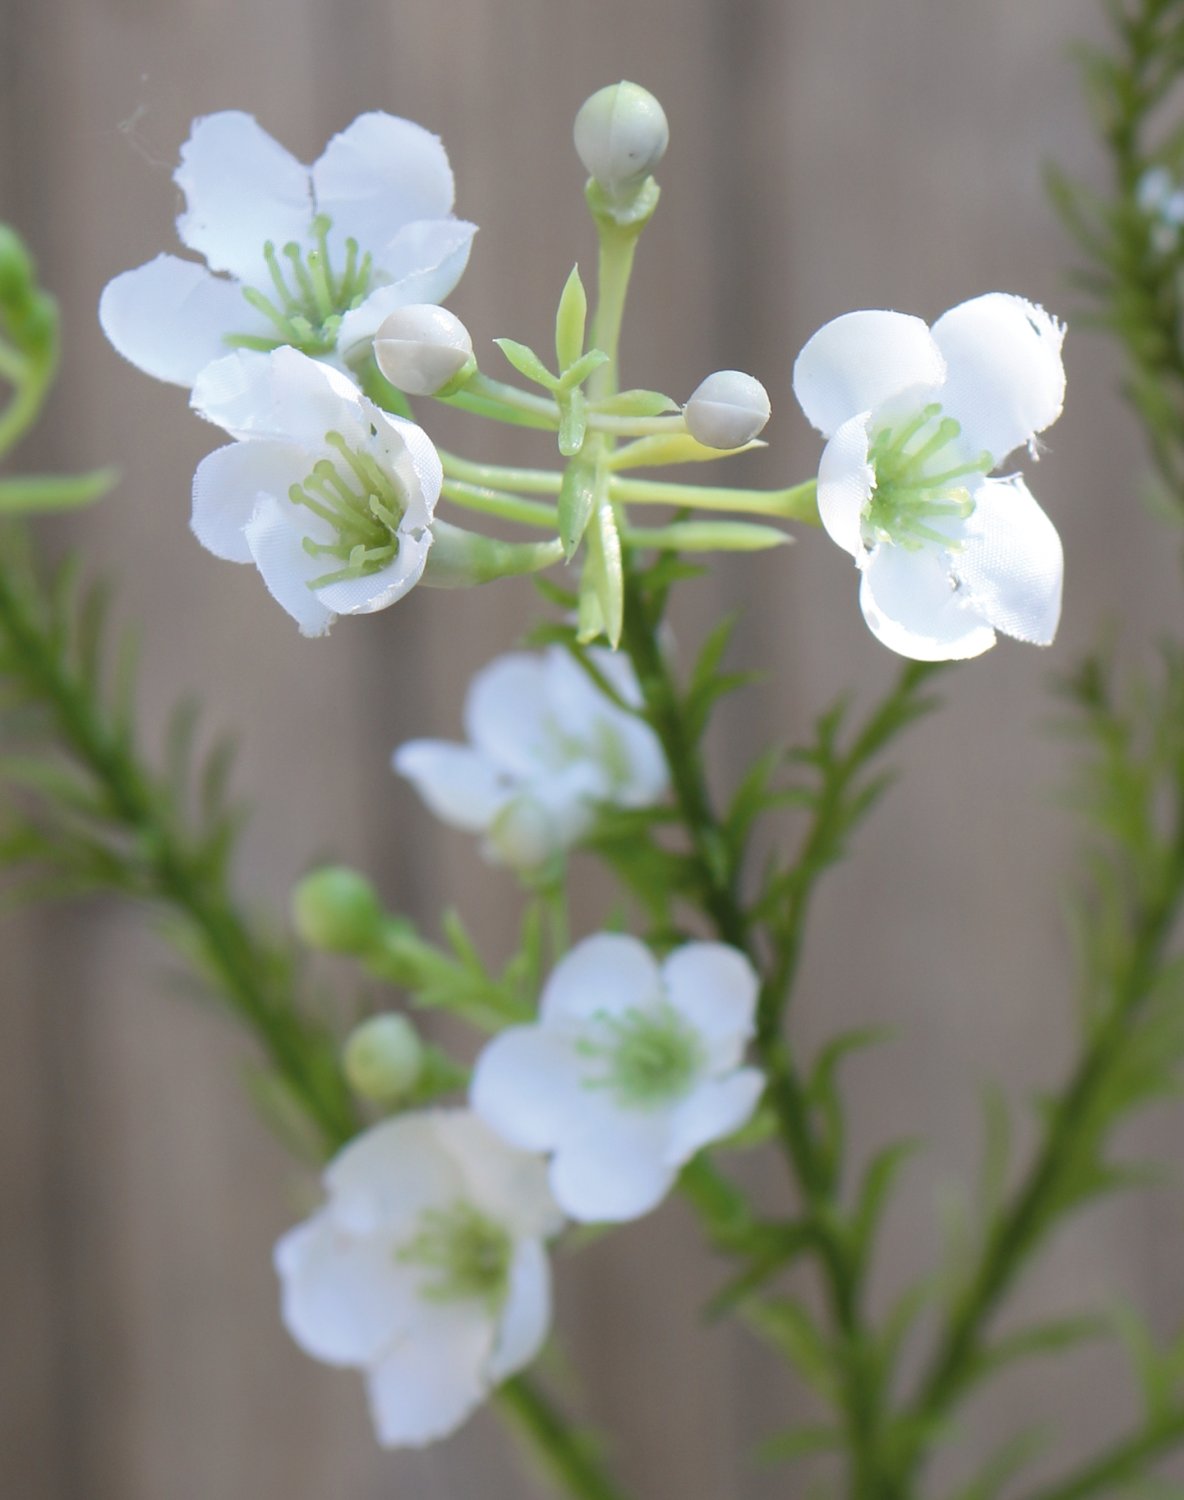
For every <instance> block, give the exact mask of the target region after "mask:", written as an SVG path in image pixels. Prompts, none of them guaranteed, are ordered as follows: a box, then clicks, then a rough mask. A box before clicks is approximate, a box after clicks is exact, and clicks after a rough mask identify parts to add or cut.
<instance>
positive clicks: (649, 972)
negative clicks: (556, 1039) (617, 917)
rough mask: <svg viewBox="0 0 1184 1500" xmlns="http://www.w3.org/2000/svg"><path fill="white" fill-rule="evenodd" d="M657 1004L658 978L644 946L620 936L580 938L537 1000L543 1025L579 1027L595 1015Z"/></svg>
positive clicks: (652, 961)
mask: <svg viewBox="0 0 1184 1500" xmlns="http://www.w3.org/2000/svg"><path fill="white" fill-rule="evenodd" d="M661 1000H662V976H661V973H660V971H659V969H658V965H657V963H656V962H655V961H654V957H653V955H652V954H651V953H650V951H649V949H648V948H647V947H646V946H645V944H644V943H642V942H640V941H639V940H638V939H637V938H635V937H629V936H628V935H627V934H625V933H617V932H599V933H596V934H595V935H594V936H593V937H590V938H585V939H584V941H583V942H582V943H580V944H579V945H578V946H577V947H575V948H573V949H572V950H571V951H570V952H569V953H568V954H567V955H566V956H565V957H564V958H563V959H561V960H560V962H559V963H558V964H557V965H556V967H555V969H554V970H553V971H552V974H551V977H550V979H549V980H548V981H547V985H546V988H545V989H544V990H543V996H542V999H541V1001H540V1002H539V1016H540V1019H541V1020H542V1021H543V1022H544V1023H545V1024H547V1025H555V1026H559V1027H562V1028H567V1027H572V1028H575V1029H581V1030H582V1028H583V1026H584V1025H585V1024H586V1023H587V1022H588V1021H590V1020H594V1019H595V1018H596V1017H597V1016H601V1015H604V1016H613V1015H621V1014H622V1013H623V1012H625V1011H627V1010H631V1009H633V1008H635V1007H637V1006H649V1005H656V1004H658V1003H660V1002H661Z"/></svg>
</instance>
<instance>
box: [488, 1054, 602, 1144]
mask: <svg viewBox="0 0 1184 1500" xmlns="http://www.w3.org/2000/svg"><path fill="white" fill-rule="evenodd" d="M576 1045H577V1044H576V1042H575V1040H574V1039H573V1038H571V1037H567V1036H563V1035H561V1034H559V1033H557V1032H555V1031H552V1030H549V1029H548V1028H547V1027H545V1026H512V1027H511V1028H510V1029H509V1030H508V1031H503V1032H501V1033H500V1034H499V1035H497V1036H495V1037H494V1038H493V1040H492V1041H490V1042H487V1043H486V1045H485V1047H484V1048H483V1049H482V1052H481V1054H480V1056H479V1057H478V1058H477V1062H476V1065H475V1067H474V1069H473V1078H472V1083H471V1084H470V1087H469V1099H470V1102H471V1103H472V1106H473V1109H474V1110H475V1111H476V1112H477V1114H479V1115H480V1116H481V1118H482V1119H483V1120H484V1121H485V1122H486V1124H488V1125H489V1127H490V1128H491V1129H492V1130H495V1131H497V1133H498V1135H500V1136H502V1137H503V1138H504V1139H505V1140H507V1141H509V1142H510V1143H511V1144H512V1145H514V1146H520V1147H521V1148H522V1149H523V1150H524V1151H551V1150H553V1149H554V1148H555V1147H556V1146H557V1145H559V1143H560V1142H561V1141H562V1140H563V1139H564V1137H565V1136H566V1135H568V1134H571V1133H572V1131H573V1127H574V1129H575V1130H576V1131H577V1132H578V1131H579V1130H580V1129H581V1128H582V1123H583V1118H584V1101H585V1099H586V1096H587V1095H588V1094H589V1092H590V1091H589V1089H588V1087H587V1085H586V1084H585V1082H584V1074H585V1073H586V1072H587V1071H588V1069H587V1066H586V1064H585V1063H584V1061H583V1059H582V1058H581V1057H580V1055H579V1053H578V1052H577V1050H576Z"/></svg>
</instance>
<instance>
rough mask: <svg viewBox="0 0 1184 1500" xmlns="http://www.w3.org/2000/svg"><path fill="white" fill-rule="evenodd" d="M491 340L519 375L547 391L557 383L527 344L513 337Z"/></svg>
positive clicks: (552, 388)
mask: <svg viewBox="0 0 1184 1500" xmlns="http://www.w3.org/2000/svg"><path fill="white" fill-rule="evenodd" d="M493 342H494V343H495V344H496V345H497V346H498V348H499V349H500V350H501V351H502V353H503V354H504V355H505V356H506V358H507V359H508V360H509V362H510V363H511V364H512V365H513V366H514V368H515V369H516V370H517V371H518V373H519V375H524V376H525V377H526V379H527V380H533V381H534V383H535V384H536V385H541V386H543V387H544V388H545V389H546V390H548V391H553V390H554V389H555V387H556V386H557V385H558V384H559V381H558V380H557V379H556V377H555V376H554V375H552V374H551V372H550V370H548V369H547V367H546V365H545V364H544V363H543V362H542V360H541V359H540V358H539V357H538V355H537V354H536V353H535V352H534V350H533V349H531V348H530V347H529V346H528V345H526V344H519V343H518V342H517V341H516V340H515V339H494V341H493Z"/></svg>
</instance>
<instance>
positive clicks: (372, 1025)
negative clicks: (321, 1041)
mask: <svg viewBox="0 0 1184 1500" xmlns="http://www.w3.org/2000/svg"><path fill="white" fill-rule="evenodd" d="M423 1060H424V1059H423V1043H422V1042H421V1041H420V1039H419V1033H418V1032H417V1031H416V1029H415V1027H414V1026H412V1024H411V1022H410V1021H409V1020H408V1019H407V1017H406V1016H399V1015H395V1014H394V1012H393V1011H392V1012H388V1013H387V1014H385V1015H381V1016H371V1017H370V1019H369V1020H368V1021H363V1022H362V1024H361V1025H360V1026H355V1027H354V1029H353V1031H351V1032H350V1035H349V1038H348V1040H347V1041H346V1044H345V1050H344V1051H343V1053H342V1056H341V1061H342V1066H343V1067H344V1069H345V1079H346V1082H347V1083H348V1084H349V1086H350V1088H351V1089H353V1091H354V1093H355V1094H357V1096H358V1097H359V1098H360V1099H366V1100H369V1102H370V1103H371V1104H394V1103H397V1102H398V1100H400V1099H404V1098H406V1097H407V1095H408V1094H409V1093H410V1092H411V1090H412V1089H413V1088H414V1087H415V1085H416V1083H417V1082H418V1080H419V1076H420V1074H421V1073H422V1072H423Z"/></svg>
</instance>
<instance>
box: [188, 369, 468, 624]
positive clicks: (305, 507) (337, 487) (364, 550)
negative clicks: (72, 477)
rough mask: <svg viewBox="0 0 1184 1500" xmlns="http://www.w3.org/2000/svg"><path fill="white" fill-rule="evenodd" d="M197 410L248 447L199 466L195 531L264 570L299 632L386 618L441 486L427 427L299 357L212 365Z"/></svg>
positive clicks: (424, 538) (420, 566)
mask: <svg viewBox="0 0 1184 1500" xmlns="http://www.w3.org/2000/svg"><path fill="white" fill-rule="evenodd" d="M192 404H193V406H194V408H195V410H197V411H198V412H200V413H201V415H202V416H203V417H207V418H208V419H209V420H210V421H211V422H216V423H217V424H218V426H220V427H222V428H224V429H225V430H226V431H227V432H229V433H230V435H231V436H232V437H233V438H235V439H236V440H237V441H235V442H233V443H230V444H229V445H228V446H226V447H225V448H218V449H216V450H215V451H214V452H213V453H211V454H209V455H208V456H207V457H206V458H204V459H202V461H201V463H200V464H199V465H198V468H197V473H196V474H195V475H194V479H193V517H192V522H191V524H192V527H193V531H194V534H195V535H196V537H197V539H198V541H199V542H201V544H202V546H203V547H207V548H209V550H210V551H211V552H213V553H214V555H215V556H216V557H223V558H226V559H227V560H228V561H230V562H239V563H254V564H255V566H256V567H257V568H258V569H259V571H260V573H261V574H262V575H263V581H264V583H266V585H267V587H268V590H269V591H270V593H271V595H272V597H273V598H274V599H276V600H277V601H278V602H279V603H280V604H282V605H283V607H284V609H286V610H287V612H288V613H289V614H290V615H291V616H292V618H293V619H294V620H295V621H296V622H297V624H298V625H299V626H300V631H301V634H303V635H310V636H315V635H324V634H325V632H326V631H327V630H328V629H329V627H330V625H332V623H333V621H334V620H335V619H336V618H337V616H338V615H354V614H369V613H370V612H372V611H373V610H378V609H385V608H386V607H387V605H388V604H393V603H394V602H395V601H396V599H401V598H402V597H403V595H404V594H405V593H406V592H407V591H408V589H410V588H411V587H412V586H413V585H414V584H415V583H417V582H418V580H419V578H420V575H421V574H422V573H423V570H424V566H425V564H426V562H427V557H428V549H429V548H430V547H431V544H432V529H431V528H432V515H433V512H434V509H435V505H436V501H437V499H438V498H439V494H440V485H441V481H442V477H443V476H442V472H441V468H440V459H439V456H438V455H437V453H436V450H435V448H434V447H433V446H432V442H431V439H430V438H429V437H428V436H427V434H426V433H425V432H424V431H423V430H422V429H421V428H419V427H416V426H415V424H414V423H413V422H406V421H404V420H402V418H400V417H393V416H390V415H389V414H388V413H387V412H384V411H382V410H380V409H379V408H378V407H377V406H375V405H374V403H373V402H371V401H368V400H366V398H365V397H364V396H363V395H362V393H361V392H360V391H359V390H358V389H357V388H356V386H355V385H354V384H353V382H352V381H351V380H350V379H349V378H348V377H347V376H345V375H342V374H341V373H340V372H339V371H337V370H334V369H332V368H331V367H330V366H329V365H325V364H322V363H320V362H319V361H318V360H314V359H309V358H308V356H307V355H304V354H301V353H299V352H298V351H297V350H295V349H288V348H283V349H276V350H274V351H273V352H272V353H270V354H256V353H251V352H249V351H241V352H239V353H237V354H231V355H228V356H227V357H226V358H225V359H220V360H216V361H215V362H214V363H213V364H210V365H207V366H206V368H205V369H204V370H203V371H202V372H201V374H200V375H199V376H198V379H197V383H196V385H195V386H194V388H193V403H192Z"/></svg>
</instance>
